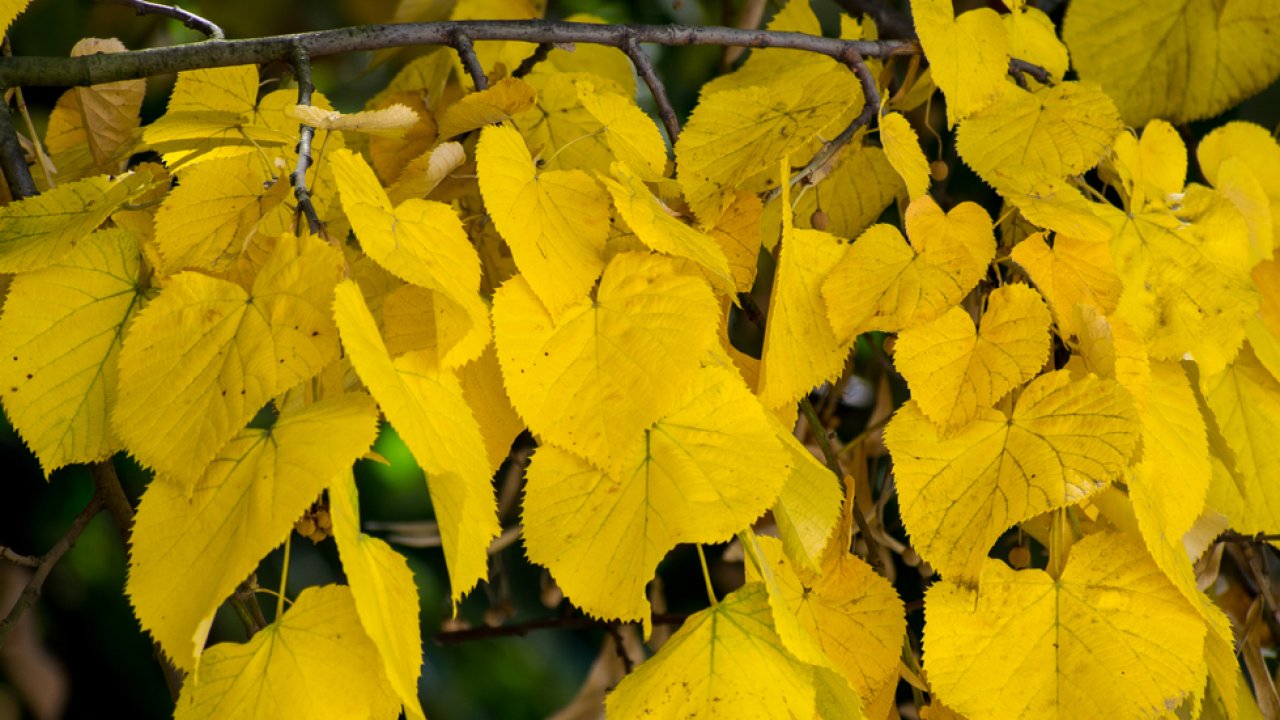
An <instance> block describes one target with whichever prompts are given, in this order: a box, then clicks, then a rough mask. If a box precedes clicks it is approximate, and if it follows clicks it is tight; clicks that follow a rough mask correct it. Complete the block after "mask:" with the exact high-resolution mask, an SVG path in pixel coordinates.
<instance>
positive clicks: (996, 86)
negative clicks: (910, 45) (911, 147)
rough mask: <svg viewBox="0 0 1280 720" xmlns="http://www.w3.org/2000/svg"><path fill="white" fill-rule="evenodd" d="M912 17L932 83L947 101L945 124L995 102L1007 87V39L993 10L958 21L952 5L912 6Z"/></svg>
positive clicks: (914, 0) (931, 0)
mask: <svg viewBox="0 0 1280 720" xmlns="http://www.w3.org/2000/svg"><path fill="white" fill-rule="evenodd" d="M911 15H912V19H913V20H914V21H915V26H916V32H917V33H919V35H920V44H921V46H922V47H924V55H925V57H926V58H928V60H929V67H930V69H932V71H933V80H934V82H936V83H937V84H938V87H939V88H941V89H942V93H943V94H944V95H946V98H947V117H948V124H950V125H954V124H955V123H956V122H957V121H959V120H962V119H964V118H965V117H968V116H969V115H972V114H973V113H975V112H978V111H980V110H982V109H984V108H986V107H987V106H989V105H991V104H992V103H993V102H995V101H996V100H997V99H998V98H999V96H1000V92H1001V90H1002V89H1003V88H1004V86H1005V85H1006V84H1007V83H1008V82H1009V81H1008V79H1007V78H1006V74H1007V73H1008V72H1009V36H1008V35H1007V34H1006V33H1005V29H1004V25H1003V24H1001V21H1000V16H999V15H997V14H996V13H995V11H994V10H991V9H990V8H979V9H977V10H970V11H969V12H966V13H963V14H962V15H961V16H960V17H958V18H957V17H956V16H955V14H954V9H953V8H952V5H951V0H911Z"/></svg>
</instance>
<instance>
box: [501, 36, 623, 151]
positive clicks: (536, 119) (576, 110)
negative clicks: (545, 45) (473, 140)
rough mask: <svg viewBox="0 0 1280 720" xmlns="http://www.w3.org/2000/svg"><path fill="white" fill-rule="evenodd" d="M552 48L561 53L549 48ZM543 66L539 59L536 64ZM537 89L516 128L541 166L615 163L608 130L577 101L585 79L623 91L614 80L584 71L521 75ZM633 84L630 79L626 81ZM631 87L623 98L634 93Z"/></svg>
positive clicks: (603, 87) (603, 89) (606, 89)
mask: <svg viewBox="0 0 1280 720" xmlns="http://www.w3.org/2000/svg"><path fill="white" fill-rule="evenodd" d="M555 52H561V51H558V50H557V51H553V54H554V53H555ZM544 65H546V63H541V64H539V65H538V67H539V68H541V67H543V66H544ZM525 79H526V80H527V81H528V82H529V84H530V85H533V86H534V88H536V89H537V91H538V102H537V104H536V105H534V107H533V108H531V109H529V110H527V111H525V112H523V113H521V114H519V115H517V116H516V117H515V118H514V120H515V124H516V127H518V128H520V132H521V133H522V134H523V135H524V137H525V140H526V142H528V144H529V147H530V148H533V149H534V150H536V151H537V152H538V155H539V159H540V160H541V161H542V163H543V164H542V166H541V169H543V170H583V171H585V172H588V173H593V172H594V173H607V172H608V171H609V165H610V164H611V163H612V162H613V161H614V157H613V151H612V150H611V149H610V147H609V140H608V134H609V132H608V130H607V128H605V127H604V126H603V125H601V124H600V121H599V120H597V119H596V118H595V116H594V115H592V114H591V113H590V112H587V108H586V107H585V106H584V105H583V104H582V100H581V99H580V98H579V96H578V85H577V84H578V83H579V82H587V83H590V84H592V85H594V86H595V87H596V88H597V89H599V90H600V91H601V92H614V93H617V94H622V93H624V92H626V91H625V90H623V89H622V86H620V85H617V84H615V83H614V82H613V81H611V80H609V79H607V78H604V77H601V76H599V75H596V74H594V72H593V71H591V70H590V69H587V71H585V72H563V73H558V72H551V71H545V72H537V71H535V72H534V73H532V74H530V75H529V76H527V77H526V78H525ZM631 86H632V87H634V86H635V83H634V80H633V81H632V84H631ZM634 96H635V92H634V90H633V91H632V92H631V93H629V94H627V97H634Z"/></svg>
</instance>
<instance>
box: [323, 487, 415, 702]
mask: <svg viewBox="0 0 1280 720" xmlns="http://www.w3.org/2000/svg"><path fill="white" fill-rule="evenodd" d="M329 514H330V516H331V517H332V518H333V538H334V540H335V541H337V543H338V554H339V555H340V557H341V558H342V571H343V573H344V574H346V576H347V582H348V583H350V585H351V596H352V599H353V600H354V601H355V606H356V613H357V614H358V615H359V616H360V625H361V627H363V628H364V631H365V633H366V634H368V636H369V639H370V640H372V641H373V644H374V646H375V647H377V649H378V654H379V655H380V656H381V657H382V670H383V672H384V673H386V677H387V681H388V682H389V683H390V685H391V687H392V688H393V689H394V690H395V693H396V695H397V696H398V697H399V698H400V702H401V704H402V705H403V706H404V712H405V715H406V716H407V717H408V718H410V720H415V719H417V720H421V719H422V718H424V717H425V716H424V715H423V713H422V705H421V703H420V702H419V701H418V675H419V669H420V668H421V667H422V630H421V628H420V627H419V624H418V603H419V600H418V586H417V585H416V584H415V583H414V579H413V571H412V570H410V569H409V564H408V563H407V562H405V559H404V556H403V555H401V554H400V553H398V552H396V551H395V550H393V549H391V546H390V545H388V544H386V543H385V542H383V541H381V540H379V539H377V538H373V537H369V536H368V535H365V534H364V533H362V532H360V498H359V496H358V495H357V494H356V484H355V479H354V478H353V477H352V476H351V474H350V473H343V475H342V477H341V478H340V479H338V480H337V481H336V482H334V483H333V484H332V485H331V486H330V487H329Z"/></svg>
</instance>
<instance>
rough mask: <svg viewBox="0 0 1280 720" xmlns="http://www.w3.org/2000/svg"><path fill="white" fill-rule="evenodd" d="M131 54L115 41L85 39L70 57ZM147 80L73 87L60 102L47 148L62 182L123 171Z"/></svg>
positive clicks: (47, 134) (51, 117)
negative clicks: (119, 53)
mask: <svg viewBox="0 0 1280 720" xmlns="http://www.w3.org/2000/svg"><path fill="white" fill-rule="evenodd" d="M125 50H126V48H125V46H124V43H122V42H120V41H119V40H117V39H115V38H109V39H103V38H83V39H81V40H79V41H77V42H76V44H75V46H74V47H72V48H71V56H72V57H78V56H84V55H95V54H98V53H116V52H124V51H125ZM146 91H147V81H146V80H143V79H138V80H121V81H119V82H113V83H102V84H100V85H90V86H88V87H77V88H71V89H70V90H68V91H66V92H65V93H63V95H62V97H60V98H58V104H57V105H56V106H55V107H54V109H53V112H51V113H50V114H49V127H48V129H47V130H46V131H45V147H46V149H47V150H48V152H49V154H50V155H51V156H52V159H53V163H54V165H55V166H56V167H57V168H58V177H59V179H60V180H63V181H65V180H74V179H77V178H81V177H85V176H87V175H96V174H99V173H107V174H114V173H117V172H119V171H120V170H121V169H122V168H123V166H124V161H125V160H126V159H127V158H128V155H129V154H130V153H131V151H132V150H133V148H134V147H136V145H137V140H138V136H137V132H136V131H137V129H138V123H139V117H138V111H139V110H140V109H141V108H142V98H143V95H145V94H146Z"/></svg>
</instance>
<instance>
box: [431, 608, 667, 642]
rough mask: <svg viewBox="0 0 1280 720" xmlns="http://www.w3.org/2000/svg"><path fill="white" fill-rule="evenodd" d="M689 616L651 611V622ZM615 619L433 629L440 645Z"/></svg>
mask: <svg viewBox="0 0 1280 720" xmlns="http://www.w3.org/2000/svg"><path fill="white" fill-rule="evenodd" d="M688 617H689V615H688V614H686V613H654V614H653V624H654V625H679V624H681V623H683V622H684V621H685V620H687V619H688ZM616 623H617V621H616V620H601V619H598V618H592V617H583V616H566V617H558V618H550V619H545V620H529V621H527V622H522V623H514V624H512V625H498V626H497V627H487V626H486V627H478V628H467V629H465V630H443V631H441V632H438V633H436V642H437V643H440V644H441V645H453V644H456V643H461V642H468V641H471V640H488V639H491V638H499V637H524V636H525V635H528V634H529V633H531V632H533V631H535V630H583V629H589V628H607V627H609V626H611V625H615V624H616Z"/></svg>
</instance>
